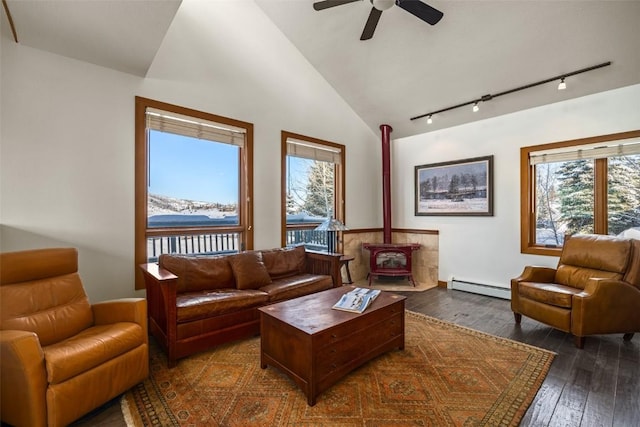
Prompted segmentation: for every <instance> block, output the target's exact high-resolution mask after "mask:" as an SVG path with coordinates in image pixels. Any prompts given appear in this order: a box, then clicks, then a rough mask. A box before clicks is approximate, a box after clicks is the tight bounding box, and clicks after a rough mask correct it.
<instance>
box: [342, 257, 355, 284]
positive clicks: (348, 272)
mask: <svg viewBox="0 0 640 427" xmlns="http://www.w3.org/2000/svg"><path fill="white" fill-rule="evenodd" d="M354 259H355V257H354V256H353V255H342V256H341V257H340V266H343V265H344V267H345V270H346V272H347V281H346V282H345V283H347V284H351V283H353V280H351V272H350V271H349V261H353V260H354Z"/></svg>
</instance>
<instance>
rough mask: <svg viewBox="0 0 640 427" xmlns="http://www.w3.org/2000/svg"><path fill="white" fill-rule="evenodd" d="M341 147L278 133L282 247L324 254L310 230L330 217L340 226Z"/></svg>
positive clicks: (320, 238)
mask: <svg viewBox="0 0 640 427" xmlns="http://www.w3.org/2000/svg"><path fill="white" fill-rule="evenodd" d="M344 151H345V150H344V145H341V144H336V143H333V142H328V141H322V140H320V139H316V138H311V137H307V136H303V135H297V134H293V133H290V132H285V131H283V132H282V224H283V226H282V245H283V246H291V245H296V244H300V243H304V244H305V246H306V247H307V248H309V249H314V250H326V249H327V247H328V242H327V233H326V232H324V231H315V230H314V229H315V228H316V227H317V226H318V225H320V224H321V223H322V222H323V221H325V220H327V219H329V218H330V217H333V218H335V219H338V220H340V221H341V222H343V223H344V160H345V159H344Z"/></svg>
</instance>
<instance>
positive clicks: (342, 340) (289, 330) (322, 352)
mask: <svg viewBox="0 0 640 427" xmlns="http://www.w3.org/2000/svg"><path fill="white" fill-rule="evenodd" d="M353 288H354V287H353V286H342V287H339V288H333V289H329V290H327V291H323V292H318V293H315V294H312V295H307V296H304V297H300V298H295V299H292V300H288V301H283V302H280V303H276V304H273V305H269V306H265V307H261V308H260V309H259V310H260V333H261V338H260V344H261V348H260V367H261V368H263V369H265V368H266V367H267V365H271V366H274V367H276V368H278V369H279V370H281V371H282V372H284V373H285V374H287V375H288V376H289V377H290V378H291V379H292V380H293V381H294V382H295V383H296V384H297V385H298V386H299V387H300V388H301V389H302V391H303V392H304V393H305V395H306V396H307V403H308V404H309V406H313V405H315V403H316V396H318V395H319V394H320V393H321V392H323V391H324V390H326V389H328V388H329V387H330V386H331V385H333V384H335V383H336V382H337V381H338V380H339V379H341V378H342V377H344V376H345V375H346V374H348V373H349V372H351V371H352V370H354V369H355V368H357V367H359V366H361V365H362V364H364V363H365V362H367V361H369V360H371V359H373V358H374V357H377V356H379V355H381V354H383V353H386V352H387V351H390V350H392V349H394V348H399V349H400V350H403V349H404V300H405V299H406V297H404V296H401V295H395V294H392V293H389V292H381V293H380V295H379V296H378V298H376V299H375V301H374V302H373V304H372V305H371V306H370V307H369V308H367V310H366V311H365V312H364V313H361V314H358V313H350V312H346V311H340V310H334V309H332V308H331V306H333V305H334V304H335V303H336V302H337V301H338V300H339V299H340V297H341V296H342V294H344V293H346V292H348V291H350V290H352V289H353Z"/></svg>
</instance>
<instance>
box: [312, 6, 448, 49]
mask: <svg viewBox="0 0 640 427" xmlns="http://www.w3.org/2000/svg"><path fill="white" fill-rule="evenodd" d="M356 1H362V0H324V1H318V2H315V3H314V4H313V8H314V9H315V10H324V9H328V8H330V7H335V6H342V5H343V4H347V3H354V2H356ZM369 1H370V2H371V4H372V5H373V7H372V8H371V12H370V13H369V18H368V19H367V23H366V24H365V25H364V30H363V31H362V35H361V36H360V40H369V39H370V38H371V37H373V33H374V31H375V30H376V26H377V25H378V21H379V20H380V16H381V15H382V12H383V11H385V10H387V9H389V8H390V7H391V6H393V5H394V4H395V5H397V6H400V7H401V8H402V9H404V10H406V11H407V12H409V13H411V14H412V15H414V16H417V17H418V18H420V19H422V20H423V21H424V22H426V23H428V24H431V25H435V24H437V23H438V21H440V20H441V19H442V16H443V15H444V14H443V13H442V12H440V11H439V10H438V9H434V8H433V7H431V6H429V5H428V4H426V3H423V2H421V1H420V0H369Z"/></svg>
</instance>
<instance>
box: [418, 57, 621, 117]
mask: <svg viewBox="0 0 640 427" xmlns="http://www.w3.org/2000/svg"><path fill="white" fill-rule="evenodd" d="M609 65H611V61H608V62H603V63H602V64H598V65H593V66H591V67H587V68H582V69H580V70H576V71H572V72H570V73H564V74H560V75H559V76H555V77H551V78H548V79H545V80H541V81H539V82H535V83H530V84H528V85H524V86H520V87H517V88H515V89H509V90H505V91H503V92H499V93H496V94H495V95H491V94H487V95H482V96H481V97H480V98H475V99H473V100H471V101H467V102H463V103H462V104H457V105H454V106H452V107H447V108H442V109H440V110H436V111H431V112H430V113H425V114H421V115H419V116H415V117H411V120H417V119H421V118H423V117H427V123H428V124H431V123H432V122H433V121H432V119H431V118H432V116H433V115H434V114H438V113H443V112H445V111H449V110H453V109H456V108H460V107H466V106H468V105H473V112H474V113H475V112H477V111H478V110H480V106H479V105H478V104H479V103H480V102H486V101H490V100H492V99H493V98H496V97H498V96H502V95H507V94H510V93H514V92H518V91H521V90H524V89H529V88H532V87H535V86H539V85H542V84H546V83H550V82H552V81H554V80H560V84H559V85H558V90H564V89H566V88H567V84H566V83H565V82H564V79H566V78H567V77H571V76H575V75H576V74H581V73H586V72H587V71H592V70H597V69H598V68H602V67H607V66H609Z"/></svg>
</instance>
